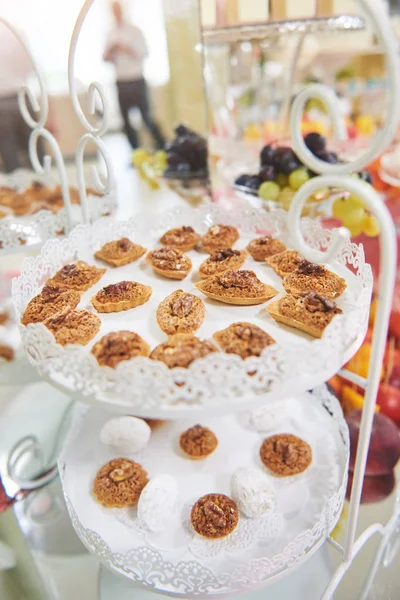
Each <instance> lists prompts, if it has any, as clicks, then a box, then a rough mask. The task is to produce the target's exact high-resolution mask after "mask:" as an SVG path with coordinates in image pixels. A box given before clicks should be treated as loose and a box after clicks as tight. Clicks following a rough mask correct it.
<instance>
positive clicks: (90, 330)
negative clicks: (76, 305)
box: [43, 307, 101, 346]
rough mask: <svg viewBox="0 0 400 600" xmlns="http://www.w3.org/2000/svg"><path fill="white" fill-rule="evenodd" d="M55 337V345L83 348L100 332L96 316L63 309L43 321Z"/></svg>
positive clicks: (87, 312)
mask: <svg viewBox="0 0 400 600" xmlns="http://www.w3.org/2000/svg"><path fill="white" fill-rule="evenodd" d="M43 323H44V325H46V327H47V329H49V330H50V331H51V332H52V334H53V335H54V337H55V340H56V342H57V344H61V346H65V345H66V344H80V345H81V346H85V345H86V344H87V343H88V342H90V340H92V339H93V338H94V336H95V335H96V334H97V333H98V332H99V331H100V327H101V321H100V319H99V317H98V316H96V315H94V314H93V313H91V312H89V311H87V310H73V309H72V308H69V307H67V308H64V309H63V310H62V311H60V312H58V313H56V314H55V315H52V316H51V317H48V318H47V319H46V320H45V321H43Z"/></svg>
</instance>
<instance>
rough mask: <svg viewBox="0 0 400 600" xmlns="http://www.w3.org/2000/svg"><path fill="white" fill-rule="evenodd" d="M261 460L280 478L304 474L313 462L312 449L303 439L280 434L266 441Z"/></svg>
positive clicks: (261, 450)
mask: <svg viewBox="0 0 400 600" xmlns="http://www.w3.org/2000/svg"><path fill="white" fill-rule="evenodd" d="M260 458H261V461H262V463H263V464H264V466H265V467H267V469H269V470H270V471H272V473H274V474H275V475H278V476H280V477H290V476H292V475H298V474H300V473H303V472H304V471H305V470H306V469H308V467H309V466H310V464H311V462H312V449H311V447H310V446H309V444H307V442H305V441H304V440H302V439H301V438H299V437H297V436H295V435H292V434H290V433H280V434H278V435H273V436H271V437H269V438H267V439H266V440H264V442H263V444H262V446H261V449H260Z"/></svg>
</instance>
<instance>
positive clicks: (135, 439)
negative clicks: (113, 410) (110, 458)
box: [100, 417, 151, 455]
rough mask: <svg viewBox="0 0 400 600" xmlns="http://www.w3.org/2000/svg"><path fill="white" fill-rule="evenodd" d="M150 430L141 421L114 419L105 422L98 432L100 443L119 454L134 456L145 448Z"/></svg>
mask: <svg viewBox="0 0 400 600" xmlns="http://www.w3.org/2000/svg"><path fill="white" fill-rule="evenodd" d="M150 435H151V429H150V427H149V426H148V425H147V423H146V422H145V421H143V419H137V418H136V417H115V418H114V419H110V420H109V421H107V423H106V424H105V425H103V427H102V429H101V431H100V441H101V442H103V444H106V445H107V446H112V448H113V449H114V450H115V451H116V452H119V453H120V454H125V455H126V454H134V453H135V452H139V450H142V449H143V448H145V447H146V446H147V444H148V442H149V439H150Z"/></svg>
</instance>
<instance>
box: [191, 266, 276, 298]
mask: <svg viewBox="0 0 400 600" xmlns="http://www.w3.org/2000/svg"><path fill="white" fill-rule="evenodd" d="M195 285H196V287H197V289H198V290H200V291H201V292H203V294H205V295H206V296H208V297H209V298H211V299H212V300H218V301H219V302H223V303H224V304H237V305H239V306H251V305H254V304H263V302H268V300H271V298H273V297H274V296H276V295H277V294H278V293H279V292H278V290H276V289H275V288H273V287H272V286H270V285H267V284H265V283H262V281H260V280H259V279H258V277H257V275H256V274H255V273H254V271H225V272H224V273H222V275H215V276H214V277H209V278H208V279H205V280H204V281H200V282H199V283H196V284H195Z"/></svg>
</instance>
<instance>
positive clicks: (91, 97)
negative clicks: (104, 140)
mask: <svg viewBox="0 0 400 600" xmlns="http://www.w3.org/2000/svg"><path fill="white" fill-rule="evenodd" d="M94 1H95V0H86V1H85V3H84V5H83V6H82V8H81V11H80V13H79V15H78V18H77V21H76V23H75V27H74V31H73V33H72V38H71V44H70V47H69V55H68V82H69V89H70V94H71V99H72V104H73V106H74V109H75V112H76V114H77V116H78V119H79V120H80V122H81V124H82V126H83V127H84V128H85V129H86V130H87V131H88V132H89V133H92V134H93V135H97V136H101V135H103V134H104V133H105V132H106V131H107V129H108V125H109V106H108V102H107V99H106V94H105V90H104V86H103V85H102V84H101V83H99V82H98V81H94V82H92V83H91V84H90V85H89V88H88V93H87V94H88V110H89V114H91V115H95V114H96V99H98V100H99V101H100V107H99V112H100V113H101V114H102V117H101V121H100V122H99V123H98V124H97V125H93V124H92V123H91V122H90V121H89V120H88V119H87V118H86V116H85V113H84V112H83V110H82V107H81V103H80V101H79V96H78V91H77V81H76V79H75V59H76V50H77V45H78V40H79V35H80V33H81V30H82V25H83V23H84V21H85V19H86V16H87V14H88V12H89V10H90V8H91V6H92V4H93V2H94Z"/></svg>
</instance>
